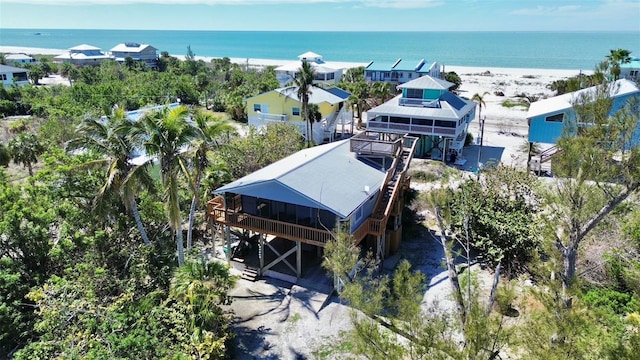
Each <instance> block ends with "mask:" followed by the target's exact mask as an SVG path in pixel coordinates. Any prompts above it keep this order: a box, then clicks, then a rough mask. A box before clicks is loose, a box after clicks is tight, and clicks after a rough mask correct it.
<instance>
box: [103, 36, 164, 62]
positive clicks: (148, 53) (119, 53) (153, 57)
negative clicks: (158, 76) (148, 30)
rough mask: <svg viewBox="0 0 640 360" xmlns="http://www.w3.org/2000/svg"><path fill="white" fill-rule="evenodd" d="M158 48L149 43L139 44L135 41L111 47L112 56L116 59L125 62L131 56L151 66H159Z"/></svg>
mask: <svg viewBox="0 0 640 360" xmlns="http://www.w3.org/2000/svg"><path fill="white" fill-rule="evenodd" d="M157 52H158V49H156V48H154V47H153V46H151V45H149V44H138V43H133V42H127V43H122V44H118V45H116V46H114V47H113V48H112V49H111V56H112V57H113V58H114V60H115V61H117V62H119V63H124V62H125V60H126V58H128V57H130V58H131V59H133V60H134V61H139V62H143V63H144V64H145V65H147V66H148V67H150V68H156V67H157V66H158V53H157Z"/></svg>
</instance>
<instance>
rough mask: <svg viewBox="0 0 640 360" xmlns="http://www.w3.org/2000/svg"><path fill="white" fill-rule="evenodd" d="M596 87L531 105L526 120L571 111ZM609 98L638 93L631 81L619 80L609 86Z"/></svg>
mask: <svg viewBox="0 0 640 360" xmlns="http://www.w3.org/2000/svg"><path fill="white" fill-rule="evenodd" d="M597 89H598V86H592V87H589V88H586V89H582V90H578V91H574V92H570V93H566V94H562V95H558V96H554V97H552V98H548V99H543V100H540V101H536V102H534V103H531V106H529V111H528V112H527V119H531V118H533V117H536V116H540V115H546V114H553V113H559V112H562V111H565V110H567V109H571V108H572V107H573V104H574V103H575V102H576V101H577V100H579V99H580V98H581V97H582V96H585V95H586V96H589V95H595V93H596V91H597ZM608 90H609V96H611V97H612V98H616V97H619V96H623V95H628V94H633V93H640V90H639V89H638V87H637V86H636V85H635V84H634V83H633V81H630V80H626V79H620V80H616V81H615V82H613V83H611V84H610V85H609V89H608Z"/></svg>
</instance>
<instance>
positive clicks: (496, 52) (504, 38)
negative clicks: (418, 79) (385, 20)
mask: <svg viewBox="0 0 640 360" xmlns="http://www.w3.org/2000/svg"><path fill="white" fill-rule="evenodd" d="M122 42H138V43H148V44H151V45H152V46H154V47H156V48H157V49H159V50H160V51H168V52H169V53H170V54H174V55H184V54H186V52H187V46H188V45H189V46H191V49H192V50H193V52H194V53H195V54H196V55H201V56H214V57H223V56H227V57H235V58H257V59H278V60H280V59H284V60H292V59H296V56H297V55H299V54H301V53H304V52H306V51H313V52H316V53H318V54H320V55H322V56H323V57H324V59H325V60H327V61H353V62H369V61H372V60H375V61H378V62H391V61H395V60H396V59H398V58H404V59H416V60H419V59H422V58H424V59H426V60H427V61H438V62H440V63H443V64H445V65H459V66H487V67H490V66H493V67H520V68H542V69H544V68H547V69H585V70H592V69H593V68H594V67H595V65H596V64H597V63H598V62H599V61H601V60H603V59H604V57H605V56H606V55H607V54H608V53H609V50H610V49H617V48H623V49H627V50H631V51H632V55H636V56H640V32H299V31H298V32H297V31H286V32H281V31H272V32H265V31H262V32H257V31H162V30H160V31H159V30H62V29H56V30H43V29H0V45H9V46H25V47H40V48H52V49H67V48H69V47H72V46H76V45H80V44H90V45H94V46H97V47H100V48H102V49H103V50H109V49H111V48H112V47H113V46H115V45H116V44H118V43H122Z"/></svg>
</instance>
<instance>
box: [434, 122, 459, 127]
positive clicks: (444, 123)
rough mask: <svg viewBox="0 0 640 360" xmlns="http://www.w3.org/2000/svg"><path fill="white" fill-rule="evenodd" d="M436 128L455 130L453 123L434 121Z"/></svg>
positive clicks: (454, 123)
mask: <svg viewBox="0 0 640 360" xmlns="http://www.w3.org/2000/svg"><path fill="white" fill-rule="evenodd" d="M436 126H439V127H444V128H455V127H456V122H455V121H445V120H436Z"/></svg>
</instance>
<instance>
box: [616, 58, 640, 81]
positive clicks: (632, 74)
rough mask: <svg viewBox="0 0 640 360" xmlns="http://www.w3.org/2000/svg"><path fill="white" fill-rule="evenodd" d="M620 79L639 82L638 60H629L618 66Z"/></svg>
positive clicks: (639, 66)
mask: <svg viewBox="0 0 640 360" xmlns="http://www.w3.org/2000/svg"><path fill="white" fill-rule="evenodd" d="M620 79H627V80H631V81H635V82H638V81H639V80H640V58H637V57H636V58H631V61H630V62H628V63H626V64H620Z"/></svg>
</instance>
